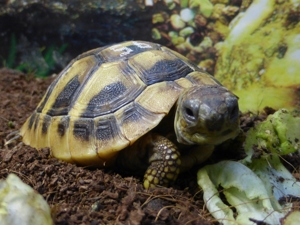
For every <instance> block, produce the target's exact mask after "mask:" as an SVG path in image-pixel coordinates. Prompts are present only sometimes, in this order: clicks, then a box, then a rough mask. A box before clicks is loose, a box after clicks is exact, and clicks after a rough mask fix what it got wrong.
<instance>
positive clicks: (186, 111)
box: [184, 107, 195, 117]
mask: <svg viewBox="0 0 300 225" xmlns="http://www.w3.org/2000/svg"><path fill="white" fill-rule="evenodd" d="M184 110H185V114H186V115H188V116H189V117H195V116H194V113H193V110H191V109H190V108H188V107H186V108H185V109H184Z"/></svg>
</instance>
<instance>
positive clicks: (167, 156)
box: [116, 133, 181, 189]
mask: <svg viewBox="0 0 300 225" xmlns="http://www.w3.org/2000/svg"><path fill="white" fill-rule="evenodd" d="M180 164H181V161H180V153H179V151H178V149H177V147H176V146H175V144H173V143H172V142H171V141H170V140H168V139H167V138H165V137H163V136H160V135H158V134H154V133H148V134H146V135H144V136H143V137H141V138H140V139H138V140H137V141H136V142H135V143H134V144H133V145H132V146H129V147H127V148H126V149H124V150H122V151H121V152H120V153H119V155H118V157H117V161H116V165H117V166H118V167H119V169H120V170H121V171H127V172H130V171H131V172H140V171H146V172H145V173H144V181H143V184H144V187H145V188H146V189H149V188H151V187H155V186H157V185H161V186H169V185H170V184H171V183H172V182H173V181H175V180H176V178H177V176H178V174H179V170H180Z"/></svg>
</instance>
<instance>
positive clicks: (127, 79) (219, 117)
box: [19, 41, 239, 189]
mask: <svg viewBox="0 0 300 225" xmlns="http://www.w3.org/2000/svg"><path fill="white" fill-rule="evenodd" d="M238 114H239V108H238V98H237V97H236V96H235V95H234V94H232V93H231V92H230V91H229V90H228V89H226V88H225V87H224V86H222V85H221V84H220V83H219V82H218V81H217V80H216V79H215V78H214V77H213V76H211V75H209V74H208V73H206V72H205V71H204V70H202V69H200V68H199V67H197V66H196V65H194V64H193V63H192V62H190V61H189V60H188V59H187V58H185V57H184V56H182V55H180V54H179V53H176V52H175V51H173V50H171V49H169V48H167V47H164V46H162V45H159V44H156V43H151V42H145V41H127V42H122V43H119V44H114V45H109V46H105V47H100V48H97V49H93V50H90V51H88V52H85V53H83V54H81V55H79V56H78V57H77V58H75V59H74V60H73V61H71V62H70V63H69V65H68V66H67V67H66V68H65V69H64V70H63V71H62V72H61V73H60V74H59V75H58V77H57V78H56V79H55V80H54V81H53V83H52V84H51V85H50V86H49V88H48V90H47V92H46V94H45V95H44V97H43V98H42V100H41V101H40V103H39V104H38V106H37V108H36V109H35V111H34V112H33V113H32V115H31V116H30V117H29V118H28V119H27V120H26V122H25V123H24V125H23V126H22V127H21V129H20V131H19V135H20V136H21V137H22V141H23V143H25V144H27V145H30V146H32V147H34V148H37V149H41V148H45V147H49V148H50V150H51V154H52V156H54V157H56V158H58V159H62V160H65V161H67V162H72V163H77V164H79V165H84V166H98V167H116V168H119V169H120V168H121V169H122V170H124V171H127V172H130V171H133V172H134V171H143V174H144V181H143V185H144V187H145V188H146V189H148V188H150V187H155V186H169V185H170V184H172V183H173V182H174V181H175V180H176V179H177V176H178V174H179V172H183V171H187V170H189V169H190V168H191V167H193V166H194V165H196V164H199V163H201V162H203V161H205V160H206V159H207V158H208V157H209V156H210V155H211V153H212V152H213V150H214V148H215V146H216V145H218V144H220V143H222V142H224V141H226V140H228V139H233V138H235V137H236V136H237V134H238V133H239V115H238Z"/></svg>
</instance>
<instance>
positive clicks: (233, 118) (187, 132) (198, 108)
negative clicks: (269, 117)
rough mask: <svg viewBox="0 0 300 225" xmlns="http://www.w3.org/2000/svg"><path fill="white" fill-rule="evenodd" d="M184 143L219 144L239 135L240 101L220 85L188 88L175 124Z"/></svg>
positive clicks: (177, 112)
mask: <svg viewBox="0 0 300 225" xmlns="http://www.w3.org/2000/svg"><path fill="white" fill-rule="evenodd" d="M174 127H175V132H176V136H177V140H178V142H179V143H182V144H188V145H193V144H198V145H202V144H209V145H217V144H220V143H222V142H224V141H226V140H227V139H230V138H234V137H236V136H237V134H238V133H239V107H238V98H237V97H236V96H235V95H233V94H232V93H231V92H230V91H228V90H227V89H226V88H225V87H223V86H219V85H204V86H194V87H191V88H189V89H186V90H185V91H184V92H183V93H182V94H181V96H180V98H179V99H178V102H177V111H176V116H175V122H174Z"/></svg>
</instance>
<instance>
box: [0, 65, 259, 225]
mask: <svg viewBox="0 0 300 225" xmlns="http://www.w3.org/2000/svg"><path fill="white" fill-rule="evenodd" d="M52 80H53V78H48V79H36V78H34V77H33V76H30V75H27V76H25V75H23V74H21V73H19V72H16V71H14V70H8V69H1V70H0V96H1V98H0V99H1V101H0V179H4V178H6V177H7V175H8V174H9V173H15V174H17V175H18V176H19V177H20V178H21V179H22V180H23V181H24V182H25V183H27V184H29V185H30V186H31V187H33V188H34V189H35V190H36V191H38V192H39V193H40V194H42V195H43V197H44V198H45V199H46V200H47V202H48V203H49V205H50V207H51V211H52V215H53V219H54V223H55V224H56V225H58V224H59V225H67V224H68V225H72V224H80V225H88V224H93V225H96V224H132V225H135V224H217V222H216V221H215V220H214V219H213V218H212V217H211V216H210V215H209V213H208V211H207V210H206V209H205V206H204V202H203V200H202V192H201V191H200V190H199V188H198V186H197V183H196V170H195V171H193V172H190V173H189V174H188V175H187V176H186V175H185V176H184V177H181V178H180V179H179V181H178V182H177V183H176V184H175V185H174V186H173V187H171V188H155V189H152V190H149V191H146V190H144V189H143V187H142V184H141V181H140V179H139V178H135V177H125V176H123V177H122V176H120V175H119V174H117V173H115V172H114V171H109V170H101V169H89V168H83V167H78V166H76V165H73V164H69V163H66V162H62V161H60V160H57V159H55V158H51V157H50V152H49V150H48V149H43V150H42V151H36V150H35V149H33V148H31V147H29V146H25V145H22V144H20V143H19V144H17V145H15V144H12V145H10V146H4V143H5V141H6V137H7V135H8V134H10V133H11V132H13V131H15V130H17V129H19V128H20V127H21V125H22V124H23V123H24V121H25V119H26V118H27V117H28V116H29V115H30V114H31V112H32V111H33V110H34V109H35V107H36V106H37V104H38V102H39V101H40V100H41V98H42V96H43V94H44V92H45V90H46V89H47V87H48V85H49V84H50V83H51V81H52ZM261 119H262V118H255V121H260V120H261ZM255 121H254V120H253V118H252V119H250V118H248V117H247V116H245V118H244V119H242V128H243V129H244V130H247V129H248V127H249V126H253V124H254V123H255Z"/></svg>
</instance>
